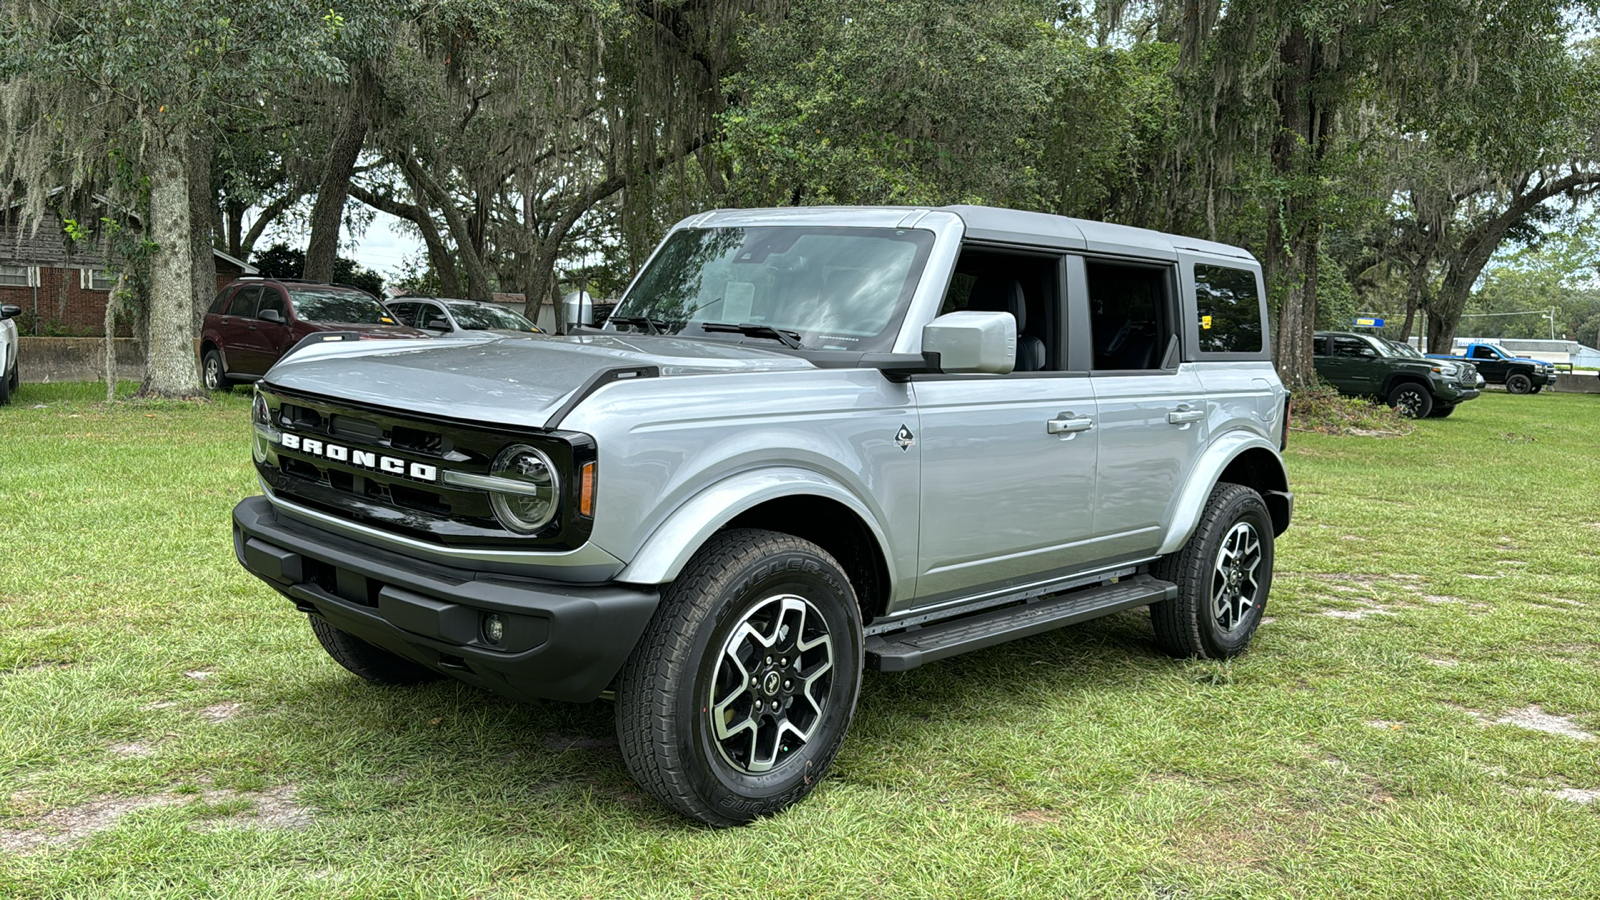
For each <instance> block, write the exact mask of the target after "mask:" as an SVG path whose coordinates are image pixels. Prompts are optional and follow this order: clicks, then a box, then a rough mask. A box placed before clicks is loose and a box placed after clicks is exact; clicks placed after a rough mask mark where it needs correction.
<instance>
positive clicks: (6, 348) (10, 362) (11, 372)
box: [0, 304, 22, 406]
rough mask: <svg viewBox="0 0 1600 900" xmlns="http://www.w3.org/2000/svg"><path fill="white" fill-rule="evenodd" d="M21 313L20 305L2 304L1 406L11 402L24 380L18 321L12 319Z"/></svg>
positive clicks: (0, 310) (0, 347)
mask: <svg viewBox="0 0 1600 900" xmlns="http://www.w3.org/2000/svg"><path fill="white" fill-rule="evenodd" d="M20 315H22V307H20V306H11V305H10V304H7V305H5V306H0V406H5V405H6V404H7V403H10V402H11V395H12V394H13V393H15V392H16V390H17V383H18V382H19V381H21V380H22V376H21V374H20V373H19V372H18V371H17V346H18V341H17V323H15V322H13V321H11V320H12V319H15V318H16V317H17V316H20Z"/></svg>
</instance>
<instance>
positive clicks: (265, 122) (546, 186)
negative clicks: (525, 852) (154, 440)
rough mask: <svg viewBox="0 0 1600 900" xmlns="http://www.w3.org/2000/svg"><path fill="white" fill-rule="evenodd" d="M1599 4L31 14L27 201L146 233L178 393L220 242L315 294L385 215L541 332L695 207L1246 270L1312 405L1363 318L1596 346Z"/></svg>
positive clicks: (163, 372)
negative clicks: (1546, 241)
mask: <svg viewBox="0 0 1600 900" xmlns="http://www.w3.org/2000/svg"><path fill="white" fill-rule="evenodd" d="M1594 3H1595V0H1575V2H1554V3H1552V2H1550V0H1389V2H1378V0H1311V2H1304V0H1230V2H1227V3H1223V2H1222V0H1103V2H1087V0H1086V2H1067V3H1061V2H1047V0H967V2H957V0H898V2H883V0H830V2H821V0H783V2H778V0H621V2H616V0H339V2H335V3H331V4H327V3H309V2H305V0H262V2H259V3H256V4H252V6H251V8H250V11H249V14H248V15H244V14H241V13H240V12H238V10H237V8H236V6H235V5H234V4H231V3H226V2H223V0H184V2H178V0H141V2H137V3H135V2H132V0H52V2H44V0H17V2H14V3H8V4H6V5H5V6H4V8H3V11H0V21H3V23H4V24H3V27H0V81H3V86H0V132H3V134H4V136H5V141H4V147H3V149H0V193H3V194H4V195H5V196H6V197H12V198H16V199H18V200H19V201H20V202H21V203H22V207H21V209H22V210H23V211H24V215H25V217H29V218H31V220H33V221H39V220H41V219H42V213H43V211H44V210H45V209H46V208H49V207H52V206H54V207H57V208H59V210H66V211H71V210H73V209H75V208H77V207H75V206H74V204H80V200H79V199H78V198H81V197H84V196H87V195H90V194H95V193H98V194H101V195H104V196H109V197H112V198H114V199H115V201H116V202H118V203H120V204H124V205H126V206H128V207H130V208H137V209H138V210H139V211H140V212H141V214H142V215H141V217H140V221H141V222H145V223H148V224H147V227H146V228H145V231H144V233H142V234H139V235H136V236H129V235H122V236H120V237H118V238H117V241H118V242H119V243H117V247H123V248H124V249H123V250H122V251H117V250H116V247H113V248H112V249H113V251H115V252H114V255H118V254H120V256H121V257H123V258H125V262H126V268H128V270H129V273H130V275H131V276H132V277H131V279H130V284H132V285H134V290H132V291H131V292H130V293H131V294H132V295H134V296H133V297H132V302H131V303H129V304H128V305H127V309H128V310H129V312H130V314H131V315H133V316H134V318H135V320H136V331H137V332H138V333H139V334H141V335H146V336H148V338H149V339H150V341H151V347H152V353H151V363H150V373H149V377H148V379H147V382H148V384H147V387H148V389H149V390H151V391H153V392H156V393H165V394H183V393H189V392H192V391H193V390H194V389H195V388H196V387H197V385H195V384H194V376H193V368H194V367H193V361H192V360H190V359H189V356H190V355H191V350H190V347H189V343H188V342H189V341H191V340H192V323H193V320H194V318H195V315H196V310H197V309H198V308H199V304H201V303H203V302H204V300H205V299H208V295H209V290H208V289H206V288H205V285H206V284H207V281H208V278H207V272H208V271H209V270H208V268H207V267H208V266H209V265H210V262H211V256H210V254H209V253H205V252H201V251H203V250H204V248H205V247H207V246H213V247H216V248H218V249H222V250H225V251H226V252H229V253H231V254H233V255H235V256H246V255H250V254H257V255H258V257H259V255H260V254H267V258H268V259H276V258H277V257H284V256H285V254H284V253H283V252H282V251H281V250H277V249H276V248H272V249H268V250H258V248H259V247H260V246H261V245H262V244H266V243H271V242H273V241H283V240H286V239H291V238H293V237H296V236H300V237H302V238H303V239H304V241H305V243H306V246H307V249H306V251H305V254H304V260H303V263H301V264H300V271H299V272H297V273H293V274H300V275H303V276H305V277H308V278H314V279H323V280H328V279H335V278H340V277H348V273H347V275H346V276H340V275H339V274H338V273H339V270H338V269H337V268H336V267H337V266H338V264H339V260H340V255H339V254H340V251H341V248H346V247H348V246H349V242H350V240H351V239H352V238H353V237H354V236H355V235H356V234H357V233H358V232H359V229H360V228H361V227H362V225H363V224H364V223H365V222H366V221H368V220H369V219H370V218H371V217H372V216H373V215H376V214H378V213H384V214H388V215H393V216H395V217H397V218H399V219H400V220H401V221H402V222H403V223H404V227H405V228H408V229H410V230H411V231H412V232H413V233H414V234H415V236H416V237H417V239H418V241H419V242H420V243H421V245H422V246H423V248H424V251H423V255H422V257H421V258H418V259H416V260H413V261H412V262H410V263H409V264H408V269H407V271H406V272H405V273H403V274H402V277H403V279H404V280H405V281H407V283H411V284H425V285H427V286H429V287H430V289H434V290H437V291H438V292H440V293H443V294H447V295H454V296H466V297H487V296H489V295H491V294H493V293H496V292H516V293H521V294H523V295H524V296H525V297H526V298H527V302H528V303H529V305H530V307H531V306H534V305H537V304H539V303H541V302H543V301H544V300H545V299H546V298H549V297H550V296H552V295H553V294H555V293H557V292H558V291H559V289H560V287H561V286H562V285H563V284H572V283H575V282H577V281H579V280H582V281H583V283H585V284H586V285H589V286H591V287H593V286H596V285H599V286H604V288H603V289H605V290H614V289H615V288H616V286H618V285H621V284H625V283H626V282H627V280H628V279H629V277H630V276H631V275H632V273H633V272H635V271H636V270H637V268H638V267H639V266H640V265H641V264H642V262H643V260H644V259H645V258H646V256H647V255H648V253H649V252H650V250H651V248H652V247H653V245H654V243H655V242H656V241H657V240H658V239H659V237H660V235H661V234H662V233H663V232H664V231H665V229H666V228H667V227H669V226H670V224H671V223H672V222H673V221H676V220H677V219H679V218H681V217H683V216H685V215H688V214H691V213H693V212H696V211H699V210H703V209H708V208H714V207H718V206H751V205H791V204H826V203H840V204H917V205H933V204H944V203H984V204H992V205H999V206H1011V207H1018V208H1024V209H1033V210H1041V211H1046V212H1055V213H1061V214H1066V215H1074V216H1081V217H1086V218H1096V219H1105V220H1109V221H1115V222H1121V223H1125V224H1132V225H1140V226H1145V227H1152V228H1158V229H1162V230H1169V231H1177V232H1182V233H1189V234H1195V235H1198V236H1202V237H1207V238H1213V239H1217V240H1223V241H1228V242H1232V243H1237V244H1240V245H1242V246H1244V247H1246V248H1247V249H1249V250H1251V251H1252V252H1253V253H1254V254H1255V255H1256V256H1257V257H1258V258H1259V259H1260V260H1261V261H1262V263H1263V267H1264V270H1265V272H1266V274H1267V277H1268V284H1269V293H1270V295H1271V304H1272V310H1273V314H1274V317H1275V334H1276V341H1275V346H1274V351H1275V357H1276V359H1277V362H1278V365H1279V368H1280V371H1281V372H1282V373H1283V375H1284V377H1285V380H1286V381H1288V382H1289V383H1291V384H1300V383H1304V382H1305V381H1307V380H1308V379H1310V378H1312V377H1313V376H1312V370H1311V365H1310V334H1311V330H1312V329H1313V328H1316V327H1322V326H1327V325H1333V324H1348V319H1349V317H1350V316H1352V315H1354V314H1356V313H1358V312H1371V313H1379V314H1383V315H1385V317H1386V318H1389V319H1391V320H1392V321H1393V322H1394V323H1395V324H1394V325H1393V326H1392V330H1393V332H1394V335H1395V336H1402V337H1403V336H1409V335H1410V334H1411V333H1412V332H1413V331H1416V332H1422V331H1425V332H1426V334H1427V337H1428V338H1429V339H1430V340H1431V341H1433V342H1434V343H1435V344H1438V343H1440V342H1448V341H1449V340H1450V339H1451V338H1452V337H1453V336H1454V335H1455V333H1456V332H1457V330H1458V329H1459V328H1461V327H1462V325H1461V323H1462V322H1463V321H1468V322H1472V323H1474V324H1473V327H1478V326H1477V323H1486V322H1490V321H1493V319H1492V318H1491V317H1488V316H1485V315H1478V314H1477V313H1481V312H1488V311H1491V307H1492V308H1494V309H1499V307H1500V306H1501V305H1503V303H1504V302H1510V301H1508V300H1506V299H1505V298H1507V297H1510V296H1513V295H1515V296H1517V297H1518V298H1524V299H1525V301H1526V302H1529V303H1531V302H1532V301H1533V299H1534V297H1533V295H1535V294H1538V295H1540V297H1541V298H1542V299H1540V301H1539V302H1538V303H1535V304H1533V307H1530V308H1535V307H1543V308H1546V309H1549V308H1551V307H1555V308H1557V309H1558V310H1560V312H1559V313H1558V314H1557V315H1556V317H1555V318H1559V319H1561V324H1562V326H1563V327H1561V328H1559V329H1558V331H1568V332H1571V333H1580V334H1581V333H1585V331H1584V329H1586V328H1587V329H1590V331H1591V332H1592V328H1593V325H1592V324H1584V323H1588V322H1590V318H1589V317H1587V315H1586V314H1583V313H1582V309H1580V307H1581V306H1582V304H1581V302H1578V301H1575V300H1571V298H1572V297H1574V296H1579V295H1583V296H1587V292H1588V291H1589V290H1590V289H1589V287H1588V282H1587V281H1586V280H1585V279H1584V278H1581V277H1578V276H1576V275H1573V274H1571V273H1569V272H1567V271H1565V270H1563V269H1561V267H1562V266H1572V265H1578V263H1577V262H1576V261H1575V260H1576V259H1577V257H1576V256H1575V255H1574V254H1572V253H1565V254H1555V253H1552V252H1547V251H1545V250H1535V249H1532V248H1533V247H1534V246H1535V244H1536V243H1538V241H1537V240H1536V236H1537V234H1539V233H1543V232H1544V231H1548V229H1549V228H1550V227H1551V222H1552V221H1554V220H1555V219H1557V218H1559V219H1561V221H1563V222H1564V223H1566V226H1565V227H1568V228H1570V229H1578V230H1581V229H1583V228H1586V227H1588V225H1587V223H1588V221H1589V217H1590V215H1591V206H1590V204H1589V202H1588V197H1589V194H1590V192H1592V191H1593V190H1594V189H1595V187H1596V186H1597V185H1600V158H1597V154H1600V143H1597V141H1596V137H1597V128H1596V126H1597V124H1600V120H1597V119H1596V115H1595V113H1594V110H1597V109H1600V104H1597V103H1596V102H1595V101H1596V100H1597V99H1600V62H1597V60H1596V58H1595V54H1594V44H1593V42H1592V41H1591V40H1590V34H1591V29H1592V25H1593V22H1594V17H1595V15H1596V10H1595V8H1594ZM134 238H137V240H134ZM99 239H100V240H102V241H104V242H110V241H111V236H109V235H101V236H100V237H99ZM130 241H131V242H130ZM108 246H110V244H109V243H108ZM1508 247H1509V248H1516V247H1525V248H1529V249H1527V250H1526V251H1525V252H1524V254H1523V255H1522V256H1517V257H1509V256H1508V255H1507V254H1506V253H1503V252H1501V251H1502V248H1508ZM139 248H148V252H141V251H140V250H139ZM1497 253H1499V254H1500V255H1499V256H1497ZM1541 254H1542V255H1541ZM1497 259H1506V260H1508V261H1507V262H1506V263H1505V264H1504V265H1497V264H1496V263H1495V262H1494V261H1495V260H1497ZM1535 259H1537V260H1538V265H1534V262H1533V261H1534V260H1535ZM278 261H279V262H283V261H284V260H278ZM295 262H296V261H295V260H292V259H290V260H288V261H287V264H288V265H293V264H294V263H295ZM1486 271H1487V272H1488V273H1489V274H1488V275H1487V276H1486V275H1485V272H1486ZM1535 271H1537V272H1538V273H1542V274H1539V275H1538V276H1537V277H1535V275H1534V274H1533V273H1534V272H1535ZM1562 298H1566V299H1565V300H1563V299H1562ZM1524 299H1519V300H1518V301H1517V302H1524ZM1569 300H1570V301H1571V302H1567V301H1569ZM1574 304H1576V305H1574ZM533 311H534V310H531V309H530V312H533ZM1465 316H1471V318H1465V319H1464V317H1465ZM1507 318H1508V319H1509V318H1511V317H1507ZM185 321H188V322H189V323H190V324H188V325H185V324H184V323H185ZM1540 321H1543V322H1544V323H1545V327H1546V331H1547V333H1548V327H1549V324H1550V322H1551V321H1552V319H1551V318H1550V316H1549V314H1548V313H1547V314H1546V318H1545V319H1542V320H1540ZM1508 324H1509V323H1508ZM1567 326H1570V328H1569V327H1567ZM1574 330H1575V331H1574Z"/></svg>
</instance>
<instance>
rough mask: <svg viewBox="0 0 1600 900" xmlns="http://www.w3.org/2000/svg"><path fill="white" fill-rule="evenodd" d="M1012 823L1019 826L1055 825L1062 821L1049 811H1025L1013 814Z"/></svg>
mask: <svg viewBox="0 0 1600 900" xmlns="http://www.w3.org/2000/svg"><path fill="white" fill-rule="evenodd" d="M1011 821H1013V822H1015V823H1017V824H1018V825H1033V826H1039V825H1054V824H1055V823H1057V822H1059V821H1061V817H1060V816H1058V815H1056V814H1055V813H1054V812H1052V811H1050V810H1048V809H1025V810H1023V811H1021V812H1014V813H1012V814H1011Z"/></svg>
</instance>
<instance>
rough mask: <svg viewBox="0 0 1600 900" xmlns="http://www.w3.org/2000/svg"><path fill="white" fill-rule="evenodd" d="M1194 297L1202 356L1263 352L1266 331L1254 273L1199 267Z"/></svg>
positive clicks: (1216, 267) (1195, 279)
mask: <svg viewBox="0 0 1600 900" xmlns="http://www.w3.org/2000/svg"><path fill="white" fill-rule="evenodd" d="M1194 293H1195V307H1196V309H1197V310H1198V312H1199V316H1200V352H1202V353H1260V352H1261V350H1262V340H1263V335H1264V334H1265V330H1264V329H1263V328H1262V327H1261V312H1262V310H1261V294H1260V292H1259V291H1257V290H1256V275H1255V273H1254V272H1251V271H1248V270H1246V269H1235V268H1232V267H1230V266H1205V265H1196V266H1195V267H1194Z"/></svg>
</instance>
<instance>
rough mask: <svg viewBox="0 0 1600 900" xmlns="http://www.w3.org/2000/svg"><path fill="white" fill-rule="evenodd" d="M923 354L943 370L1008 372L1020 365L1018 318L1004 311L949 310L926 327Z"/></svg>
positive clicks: (949, 371)
mask: <svg viewBox="0 0 1600 900" xmlns="http://www.w3.org/2000/svg"><path fill="white" fill-rule="evenodd" d="M922 355H923V356H924V357H926V358H927V359H928V361H929V362H930V363H931V364H932V365H933V366H934V367H935V368H937V369H938V370H939V371H941V372H946V373H952V374H954V373H970V372H987V373H990V374H994V375H1005V374H1007V373H1009V372H1010V371H1011V370H1012V369H1013V368H1015V367H1016V364H1017V320H1016V319H1015V318H1013V317H1012V315H1011V314H1010V313H1003V312H977V311H974V310H962V311H961V312H953V313H946V314H945V315H942V316H940V317H939V318H937V319H934V320H933V321H932V322H929V323H928V324H926V325H924V326H922Z"/></svg>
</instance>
